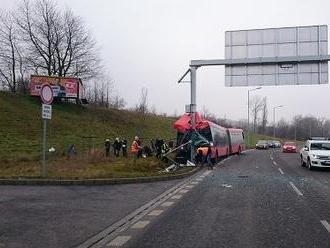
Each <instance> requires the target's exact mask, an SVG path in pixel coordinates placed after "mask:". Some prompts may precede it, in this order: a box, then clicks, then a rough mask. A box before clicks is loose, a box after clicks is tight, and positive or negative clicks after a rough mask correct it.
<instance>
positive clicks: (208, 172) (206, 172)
mask: <svg viewBox="0 0 330 248" xmlns="http://www.w3.org/2000/svg"><path fill="white" fill-rule="evenodd" d="M210 173H211V171H205V172H204V173H203V175H204V176H207V175H208V174H210Z"/></svg>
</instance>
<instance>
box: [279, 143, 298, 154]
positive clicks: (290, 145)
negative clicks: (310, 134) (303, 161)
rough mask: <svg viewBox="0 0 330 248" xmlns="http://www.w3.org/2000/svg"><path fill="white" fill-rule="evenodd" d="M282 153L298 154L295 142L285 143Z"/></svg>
mask: <svg viewBox="0 0 330 248" xmlns="http://www.w3.org/2000/svg"><path fill="white" fill-rule="evenodd" d="M282 151H283V152H297V146H296V143H294V142H284V144H283V148H282Z"/></svg>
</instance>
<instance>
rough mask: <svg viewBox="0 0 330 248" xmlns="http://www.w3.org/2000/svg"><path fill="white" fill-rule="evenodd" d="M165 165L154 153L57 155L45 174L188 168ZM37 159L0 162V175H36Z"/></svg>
mask: <svg viewBox="0 0 330 248" xmlns="http://www.w3.org/2000/svg"><path fill="white" fill-rule="evenodd" d="M167 166H168V165H167V164H165V163H163V162H162V161H160V160H159V159H157V158H155V157H148V158H140V159H136V160H135V161H134V158H133V157H132V156H130V157H127V158H125V157H118V158H117V157H110V158H103V159H101V160H98V161H97V162H95V161H93V158H89V159H86V158H85V157H80V156H75V157H71V158H68V157H60V158H56V159H53V160H50V161H49V163H48V178H51V179H92V178H132V177H147V176H165V175H166V176H167V175H171V174H178V173H183V172H187V171H190V170H191V169H192V168H182V169H179V170H177V171H175V172H170V173H167V172H165V171H164V169H165V168H166V167H167ZM40 170H41V164H40V162H34V161H24V162H21V163H19V164H15V163H12V162H8V163H1V164H0V178H6V179H8V178H40Z"/></svg>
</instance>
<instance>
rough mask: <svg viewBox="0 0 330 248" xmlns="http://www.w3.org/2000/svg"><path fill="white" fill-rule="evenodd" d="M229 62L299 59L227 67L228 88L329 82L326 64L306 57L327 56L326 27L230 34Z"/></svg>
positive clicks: (227, 34)
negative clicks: (306, 59) (256, 59)
mask: <svg viewBox="0 0 330 248" xmlns="http://www.w3.org/2000/svg"><path fill="white" fill-rule="evenodd" d="M225 54H226V55H225V56H226V60H229V61H230V60H236V61H237V60H240V59H242V60H248V59H255V58H263V59H264V58H270V61H271V59H274V60H276V58H284V57H290V58H297V59H296V60H297V61H299V62H288V63H285V62H282V63H277V62H274V63H271V62H269V63H264V64H263V63H260V64H253V63H252V64H243V63H242V64H235V65H226V68H225V85H226V86H256V85H264V86H267V85H291V84H295V85H299V84H326V83H328V62H327V61H318V60H315V61H304V60H303V59H304V57H305V58H307V57H313V56H319V57H320V56H323V55H327V54H328V27H327V26H326V25H318V26H301V27H285V28H269V29H254V30H239V31H228V32H226V34H225Z"/></svg>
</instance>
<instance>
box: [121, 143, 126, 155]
mask: <svg viewBox="0 0 330 248" xmlns="http://www.w3.org/2000/svg"><path fill="white" fill-rule="evenodd" d="M121 150H122V151H123V157H127V140H126V139H122V141H121Z"/></svg>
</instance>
